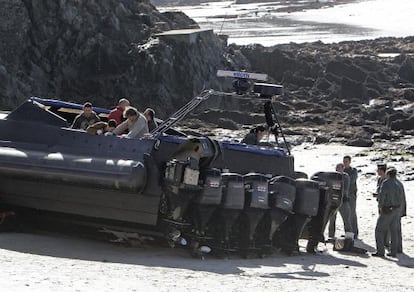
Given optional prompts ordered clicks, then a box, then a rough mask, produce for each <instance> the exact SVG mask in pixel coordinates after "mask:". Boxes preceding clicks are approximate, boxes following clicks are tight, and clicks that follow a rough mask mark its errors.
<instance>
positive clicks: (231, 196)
mask: <svg viewBox="0 0 414 292" xmlns="http://www.w3.org/2000/svg"><path fill="white" fill-rule="evenodd" d="M221 180H222V184H223V188H222V191H223V197H222V201H221V205H220V208H219V210H218V215H217V216H216V219H217V220H215V221H214V223H215V224H214V226H215V227H216V229H217V231H216V234H215V237H216V238H217V239H218V240H219V246H217V248H218V249H221V250H223V251H232V250H233V248H234V247H233V246H232V244H231V239H232V235H233V234H232V231H233V227H234V225H235V222H236V221H237V219H238V218H239V216H240V214H241V212H242V211H243V207H244V183H243V176H242V175H240V174H238V173H222V174H221Z"/></svg>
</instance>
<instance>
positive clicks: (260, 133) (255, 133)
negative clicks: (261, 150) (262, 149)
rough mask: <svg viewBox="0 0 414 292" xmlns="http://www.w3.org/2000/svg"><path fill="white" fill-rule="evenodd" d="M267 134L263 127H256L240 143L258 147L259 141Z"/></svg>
mask: <svg viewBox="0 0 414 292" xmlns="http://www.w3.org/2000/svg"><path fill="white" fill-rule="evenodd" d="M266 134H267V129H266V127H265V126H257V127H255V128H253V129H251V130H250V132H249V133H248V134H247V135H246V136H245V137H244V138H243V140H242V141H241V142H242V143H245V144H250V145H258V144H259V142H260V140H261V139H262V138H263V137H264V136H265V135H266Z"/></svg>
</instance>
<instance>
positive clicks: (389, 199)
mask: <svg viewBox="0 0 414 292" xmlns="http://www.w3.org/2000/svg"><path fill="white" fill-rule="evenodd" d="M386 174H387V179H386V180H385V181H384V182H383V183H382V186H381V189H380V192H379V194H378V209H379V210H380V215H379V217H378V220H377V226H376V227H375V242H376V245H377V252H376V253H374V254H372V256H377V257H383V256H384V254H385V246H384V241H385V235H386V233H387V231H388V230H390V233H391V251H390V253H388V254H387V255H388V256H391V257H396V256H397V252H398V245H399V242H398V222H399V220H400V218H401V205H402V203H403V202H402V198H403V190H402V188H401V185H400V183H398V182H397V180H396V176H397V170H396V169H395V168H393V167H392V168H388V169H387V172H386Z"/></svg>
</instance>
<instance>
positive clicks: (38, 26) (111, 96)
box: [0, 0, 227, 112]
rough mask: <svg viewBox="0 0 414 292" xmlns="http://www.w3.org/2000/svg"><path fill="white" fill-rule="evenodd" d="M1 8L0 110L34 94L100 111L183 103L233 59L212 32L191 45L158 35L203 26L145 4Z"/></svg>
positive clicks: (2, 1)
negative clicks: (120, 105) (124, 103)
mask: <svg viewBox="0 0 414 292" xmlns="http://www.w3.org/2000/svg"><path fill="white" fill-rule="evenodd" d="M0 7H2V9H1V10H0V19H1V20H0V39H1V40H2V42H1V43H0V107H1V108H12V107H14V106H16V105H17V104H19V103H20V102H22V101H23V100H24V99H26V98H27V97H29V96H41V97H51V98H53V97H58V98H61V99H69V100H74V101H78V102H83V101H85V100H90V101H92V102H93V103H94V104H96V105H99V106H112V105H114V103H115V102H116V101H117V99H118V98H120V97H124V96H126V97H129V98H130V99H131V100H132V101H133V102H134V104H135V105H137V106H138V107H143V106H154V107H157V105H161V104H163V105H164V106H165V104H167V105H168V104H174V103H175V102H177V103H178V104H182V103H183V100H182V99H183V98H186V99H188V98H189V97H192V96H193V95H194V94H196V93H198V92H199V91H200V90H201V89H202V88H203V86H204V85H205V86H206V87H210V86H211V85H212V84H211V81H210V79H211V78H212V77H213V76H214V73H215V70H216V69H218V68H221V67H223V66H224V64H225V63H226V62H227V61H226V57H225V47H224V46H223V43H222V41H221V40H220V39H218V38H216V37H215V36H214V35H212V34H210V35H209V34H206V36H200V37H199V38H198V39H197V42H194V43H191V44H190V43H185V42H174V41H168V42H167V41H162V40H161V41H159V40H157V39H156V38H154V34H155V33H159V32H162V31H166V30H171V29H179V28H190V27H191V28H195V27H197V25H196V24H195V23H194V21H193V20H191V19H189V18H188V17H187V16H185V15H184V14H181V13H165V14H161V13H160V12H159V11H157V10H156V9H155V8H154V6H153V5H152V4H150V2H149V1H147V0H142V1H137V0H99V1H98V0H96V1H95V0H89V1H79V0H44V1H36V0H0ZM161 112H162V110H161Z"/></svg>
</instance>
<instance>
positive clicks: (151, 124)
mask: <svg viewBox="0 0 414 292" xmlns="http://www.w3.org/2000/svg"><path fill="white" fill-rule="evenodd" d="M144 116H145V118H146V119H147V122H148V130H149V131H150V132H151V131H152V130H154V129H155V128H156V127H158V125H157V122H156V121H155V120H154V116H155V111H154V110H153V109H152V108H147V109H146V110H145V111H144Z"/></svg>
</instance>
